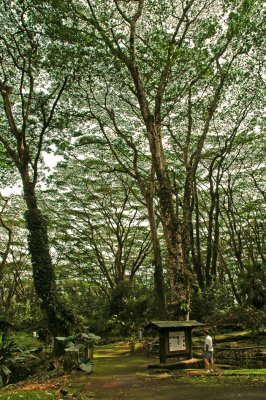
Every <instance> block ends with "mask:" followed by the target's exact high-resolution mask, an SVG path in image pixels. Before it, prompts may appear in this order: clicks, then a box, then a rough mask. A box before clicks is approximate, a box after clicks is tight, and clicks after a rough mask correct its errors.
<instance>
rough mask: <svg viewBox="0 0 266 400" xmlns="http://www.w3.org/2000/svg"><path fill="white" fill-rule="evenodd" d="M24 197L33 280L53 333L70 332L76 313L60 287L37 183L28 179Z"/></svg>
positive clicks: (56, 346)
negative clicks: (62, 296) (61, 295)
mask: <svg viewBox="0 0 266 400" xmlns="http://www.w3.org/2000/svg"><path fill="white" fill-rule="evenodd" d="M24 197H25V200H26V203H27V208H28V209H27V211H26V213H25V217H26V222H27V228H28V231H29V235H28V245H29V252H30V255H31V261H32V270H33V281H34V287H35V291H36V294H37V296H38V297H39V299H40V300H41V308H42V310H43V311H44V313H45V315H46V317H47V324H48V328H49V330H50V332H51V333H52V335H53V337H54V338H55V337H56V336H69V335H70V333H71V330H72V327H73V324H74V318H73V315H72V314H71V313H70V312H68V311H67V310H66V308H65V306H64V305H63V304H62V302H60V299H59V297H58V293H57V288H56V279H55V273H54V268H53V264H52V260H51V255H50V250H49V241H48V234H47V224H46V220H45V218H44V216H43V215H42V213H41V211H40V210H39V209H38V205H37V200H36V196H35V191H34V186H33V185H32V184H31V183H28V184H25V182H24ZM62 352H63V349H62V346H60V342H58V341H57V340H54V353H55V354H56V355H60V354H62Z"/></svg>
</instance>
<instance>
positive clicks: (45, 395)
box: [0, 390, 55, 400]
mask: <svg viewBox="0 0 266 400" xmlns="http://www.w3.org/2000/svg"><path fill="white" fill-rule="evenodd" d="M54 397H55V393H54V392H52V391H48V390H47V391H39V390H34V391H27V392H26V391H25V392H13V393H12V394H11V393H3V394H0V400H53V399H54Z"/></svg>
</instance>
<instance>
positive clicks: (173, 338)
mask: <svg viewBox="0 0 266 400" xmlns="http://www.w3.org/2000/svg"><path fill="white" fill-rule="evenodd" d="M180 350H186V336H185V332H184V331H178V332H169V351H170V352H172V351H180Z"/></svg>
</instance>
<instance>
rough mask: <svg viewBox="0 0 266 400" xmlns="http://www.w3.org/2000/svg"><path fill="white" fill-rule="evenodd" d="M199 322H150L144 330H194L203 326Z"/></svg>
mask: <svg viewBox="0 0 266 400" xmlns="http://www.w3.org/2000/svg"><path fill="white" fill-rule="evenodd" d="M203 325H204V324H202V323H201V322H198V321H195V320H191V321H151V322H150V323H149V324H148V325H147V326H146V328H155V329H156V330H160V329H164V328H165V329H171V328H191V329H192V328H196V327H198V326H203Z"/></svg>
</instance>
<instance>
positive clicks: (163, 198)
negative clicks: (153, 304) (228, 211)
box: [147, 124, 189, 319]
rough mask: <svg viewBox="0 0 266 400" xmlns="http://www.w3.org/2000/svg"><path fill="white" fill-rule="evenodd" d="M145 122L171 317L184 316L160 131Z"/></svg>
mask: <svg viewBox="0 0 266 400" xmlns="http://www.w3.org/2000/svg"><path fill="white" fill-rule="evenodd" d="M147 125H148V126H147V127H148V133H149V141H150V150H151V154H152V161H153V166H154V170H155V172H156V177H157V182H158V192H157V193H158V198H159V202H160V212H161V219H162V225H163V229H164V237H165V241H166V246H167V251H168V270H169V282H170V290H171V299H170V304H171V309H172V317H174V318H177V319H184V318H185V319H187V318H188V313H189V308H188V303H189V288H188V275H187V271H186V265H185V259H184V252H183V248H182V239H181V232H180V223H179V221H178V218H177V215H176V212H175V209H174V204H173V193H172V187H171V182H170V178H169V176H168V173H167V167H166V162H165V159H164V152H163V147H162V140H161V130H160V126H155V125H153V124H151V125H149V124H147Z"/></svg>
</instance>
